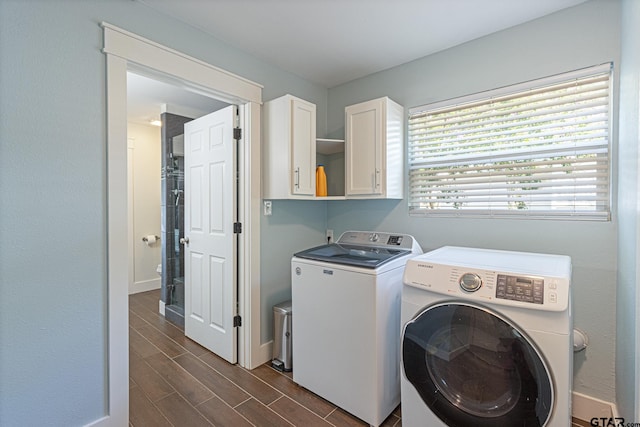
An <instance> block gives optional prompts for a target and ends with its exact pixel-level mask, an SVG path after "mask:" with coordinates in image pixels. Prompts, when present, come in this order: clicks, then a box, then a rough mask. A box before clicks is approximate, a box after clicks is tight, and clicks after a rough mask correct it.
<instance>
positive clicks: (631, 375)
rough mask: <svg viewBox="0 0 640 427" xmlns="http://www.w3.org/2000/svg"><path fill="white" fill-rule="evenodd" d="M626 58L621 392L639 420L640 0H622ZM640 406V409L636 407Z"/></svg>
mask: <svg viewBox="0 0 640 427" xmlns="http://www.w3.org/2000/svg"><path fill="white" fill-rule="evenodd" d="M621 56H622V60H621V63H620V126H619V129H620V132H619V138H618V140H619V143H618V149H619V153H620V154H619V158H620V163H619V169H618V180H619V188H620V192H619V195H618V217H619V220H620V223H619V230H620V232H619V237H618V254H619V255H618V287H617V310H616V322H617V328H616V331H617V337H618V339H617V340H616V373H617V375H616V395H617V398H618V409H619V411H620V414H621V416H624V417H626V419H628V420H637V419H638V416H639V415H640V414H639V413H638V412H635V414H634V408H635V405H636V402H637V399H638V396H637V394H636V393H637V390H636V388H635V386H636V384H635V381H637V378H636V377H637V375H638V372H637V370H636V357H637V347H636V346H637V343H636V335H637V328H638V326H637V318H638V313H637V309H636V302H637V300H638V290H637V286H638V270H637V262H638V256H639V255H640V253H639V252H638V244H639V243H640V242H639V241H638V234H637V233H638V219H639V217H638V154H639V153H638V143H639V139H638V138H639V135H640V126H639V124H638V118H639V117H640V2H638V1H637V0H624V1H623V2H622V52H621ZM635 411H640V408H635Z"/></svg>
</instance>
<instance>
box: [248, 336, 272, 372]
mask: <svg viewBox="0 0 640 427" xmlns="http://www.w3.org/2000/svg"><path fill="white" fill-rule="evenodd" d="M252 356H253V357H252V358H251V359H252V360H251V365H252V367H251V369H253V368H257V367H258V366H260V365H262V364H264V363H267V362H268V361H269V360H271V359H273V340H271V341H267V342H266V343H264V344H260V347H259V348H258V351H257V352H254V354H253V355H252Z"/></svg>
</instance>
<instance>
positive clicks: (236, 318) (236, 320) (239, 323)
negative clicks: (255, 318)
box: [233, 314, 242, 328]
mask: <svg viewBox="0 0 640 427" xmlns="http://www.w3.org/2000/svg"><path fill="white" fill-rule="evenodd" d="M238 326H242V317H240V315H239V314H237V315H235V316H233V327H234V328H235V327H238Z"/></svg>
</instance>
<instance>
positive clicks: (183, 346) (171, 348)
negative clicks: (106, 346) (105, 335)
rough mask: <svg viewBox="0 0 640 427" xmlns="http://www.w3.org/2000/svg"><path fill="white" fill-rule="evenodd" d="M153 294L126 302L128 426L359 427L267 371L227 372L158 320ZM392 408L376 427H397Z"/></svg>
mask: <svg viewBox="0 0 640 427" xmlns="http://www.w3.org/2000/svg"><path fill="white" fill-rule="evenodd" d="M159 296H160V292H159V291H149V292H143V293H139V294H135V295H131V296H130V297H129V337H130V338H129V340H130V341H129V342H130V344H129V375H130V380H129V424H130V425H131V426H133V427H142V426H153V427H161V426H176V427H180V426H188V427H195V426H211V425H214V426H231V427H242V426H258V427H263V426H264V427H267V426H291V425H294V426H304V427H315V426H337V427H342V426H366V425H367V424H366V423H365V422H363V421H361V420H359V419H358V418H355V417H353V416H352V415H350V414H348V413H346V412H344V411H343V410H341V409H340V408H337V407H336V406H335V405H333V404H331V403H329V402H327V401H326V400H324V399H322V398H320V397H319V396H317V395H315V394H313V393H311V392H309V391H307V390H306V389H304V388H302V387H300V386H298V385H296V384H295V383H294V382H293V380H292V379H291V373H281V372H278V371H276V370H275V369H272V368H271V367H270V366H269V365H268V364H265V365H262V366H260V367H258V368H256V369H254V370H251V371H249V370H247V369H244V368H242V367H240V366H238V365H231V364H229V363H227V362H226V361H225V360H223V359H221V358H219V357H218V356H216V355H215V354H213V353H211V352H209V351H208V350H206V349H205V348H203V347H201V346H200V345H198V344H196V343H195V342H194V341H191V340H190V339H188V338H186V337H185V336H184V330H183V329H181V328H179V327H177V326H175V325H174V324H173V323H171V322H169V321H167V320H165V319H164V317H162V316H161V315H160V314H158V300H159ZM401 425H402V422H401V420H400V408H398V409H396V410H395V411H394V413H393V414H391V415H390V416H389V418H388V419H387V420H386V421H385V422H384V424H383V426H385V427H392V426H396V427H400V426H401Z"/></svg>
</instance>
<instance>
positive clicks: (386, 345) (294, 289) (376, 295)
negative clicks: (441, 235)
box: [291, 231, 422, 426]
mask: <svg viewBox="0 0 640 427" xmlns="http://www.w3.org/2000/svg"><path fill="white" fill-rule="evenodd" d="M421 253H422V249H421V248H420V245H418V243H417V242H416V240H415V239H414V238H413V237H412V236H409V235H406V234H399V233H382V232H373V231H371V232H363V231H348V232H345V233H343V234H342V235H341V236H340V238H339V239H338V241H337V242H336V243H335V244H330V245H323V246H319V247H315V248H311V249H308V250H305V251H302V252H298V253H296V254H295V256H294V257H293V258H292V260H291V297H292V311H293V313H292V331H293V340H292V341H293V351H292V356H293V363H292V367H293V381H294V382H296V383H297V384H299V385H301V386H303V387H305V388H307V389H309V390H311V391H312V392H314V393H316V394H318V395H320V396H322V397H323V398H325V399H327V400H328V401H330V402H332V403H334V404H336V405H337V406H339V407H340V408H342V409H344V410H346V411H347V412H350V413H351V414H353V415H355V416H356V417H358V418H360V419H362V420H364V421H366V422H367V423H368V424H370V425H373V426H379V425H380V424H382V422H383V421H384V420H385V419H386V418H387V417H388V416H389V414H390V413H391V412H392V411H393V410H394V409H395V408H396V407H397V406H398V404H399V403H400V326H401V324H400V295H401V293H402V274H403V272H404V265H405V263H406V262H407V260H408V259H410V258H411V257H412V256H415V255H418V254H421Z"/></svg>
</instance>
